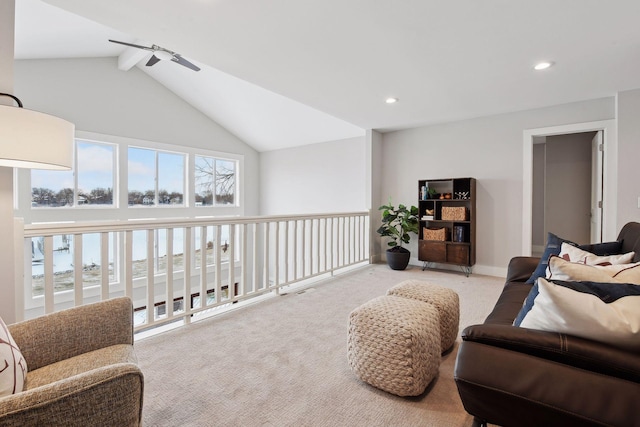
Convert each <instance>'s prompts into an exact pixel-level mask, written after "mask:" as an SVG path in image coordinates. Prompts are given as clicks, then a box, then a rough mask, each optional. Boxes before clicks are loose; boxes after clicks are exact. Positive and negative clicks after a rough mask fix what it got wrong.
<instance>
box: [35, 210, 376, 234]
mask: <svg viewBox="0 0 640 427" xmlns="http://www.w3.org/2000/svg"><path fill="white" fill-rule="evenodd" d="M359 215H369V213H368V212H366V211H358V212H342V213H326V214H310V215H309V214H306V215H305V214H296V215H272V216H243V217H239V216H219V215H218V216H215V217H214V216H203V217H197V218H183V217H178V218H162V219H130V220H113V221H82V222H72V221H70V222H50V223H49V222H41V223H34V224H25V225H24V237H39V236H53V235H58V234H74V233H76V234H86V233H99V232H102V231H126V230H148V229H149V228H179V227H194V226H203V225H207V226H211V225H228V224H232V225H236V224H256V223H265V222H284V221H290V220H295V219H298V220H309V219H324V218H342V217H348V216H359Z"/></svg>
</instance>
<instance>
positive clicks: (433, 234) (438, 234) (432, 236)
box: [422, 227, 449, 242]
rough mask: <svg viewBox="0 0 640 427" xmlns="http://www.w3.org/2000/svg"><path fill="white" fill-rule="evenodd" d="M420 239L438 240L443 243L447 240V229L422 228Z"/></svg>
mask: <svg viewBox="0 0 640 427" xmlns="http://www.w3.org/2000/svg"><path fill="white" fill-rule="evenodd" d="M422 238H423V239H424V240H438V241H441V242H444V241H447V240H449V229H448V228H427V227H424V228H423V229H422Z"/></svg>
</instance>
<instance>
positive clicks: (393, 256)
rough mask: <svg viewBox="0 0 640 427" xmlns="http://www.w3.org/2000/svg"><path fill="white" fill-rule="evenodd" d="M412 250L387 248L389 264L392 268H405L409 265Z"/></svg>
mask: <svg viewBox="0 0 640 427" xmlns="http://www.w3.org/2000/svg"><path fill="white" fill-rule="evenodd" d="M410 257H411V252H409V250H407V249H405V248H400V247H395V248H391V249H387V264H389V267H390V268H391V269H392V270H404V269H405V268H407V265H409V258H410Z"/></svg>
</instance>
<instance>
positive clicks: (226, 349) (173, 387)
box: [135, 264, 504, 427]
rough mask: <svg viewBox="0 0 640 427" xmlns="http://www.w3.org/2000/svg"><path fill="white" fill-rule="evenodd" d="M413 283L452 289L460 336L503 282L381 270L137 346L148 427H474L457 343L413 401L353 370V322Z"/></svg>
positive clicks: (329, 282) (293, 294) (371, 269)
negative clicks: (369, 305)
mask: <svg viewBox="0 0 640 427" xmlns="http://www.w3.org/2000/svg"><path fill="white" fill-rule="evenodd" d="M405 279H419V280H425V281H428V282H431V283H435V284H439V285H442V286H446V287H450V288H452V289H454V290H455V291H456V292H458V294H459V295H460V305H461V307H460V308H461V319H460V327H461V329H462V328H464V327H465V326H467V325H470V324H474V323H480V322H482V321H483V320H484V318H485V317H486V315H487V314H488V313H489V311H490V310H491V308H492V307H493V305H494V303H495V301H496V299H497V297H498V295H499V293H500V291H501V289H502V286H503V284H504V279H503V278H497V277H489V276H480V275H474V274H472V275H471V276H470V277H465V275H464V274H462V273H456V272H443V271H430V270H427V271H422V270H421V269H420V268H418V267H411V266H410V267H409V269H407V270H405V271H393V270H390V269H389V268H388V267H387V266H386V265H383V264H377V265H371V266H366V267H364V268H362V269H359V270H356V271H353V272H350V273H346V274H344V275H341V276H337V277H335V278H333V279H330V280H325V281H322V282H320V283H317V284H315V285H312V286H311V287H310V288H307V289H306V290H305V291H304V292H298V291H291V292H290V293H288V294H287V295H282V296H277V297H274V298H270V299H267V300H266V301H263V302H261V303H258V304H253V305H249V306H247V307H245V308H241V309H239V310H236V311H233V312H229V313H226V314H223V315H220V316H217V317H214V318H210V319H206V320H203V321H200V322H196V323H192V324H191V325H188V326H183V327H180V328H178V329H175V330H173V331H169V332H165V333H162V334H159V335H156V336H152V337H149V338H144V339H142V340H139V341H137V342H136V344H135V348H136V352H137V355H138V359H139V362H140V365H141V368H142V371H143V372H144V375H145V396H144V412H143V423H144V425H145V426H243V427H252V426H327V427H328V426H331V427H334V426H368V427H369V426H442V427H448V426H452V427H453V426H455V427H462V426H470V425H471V422H472V419H471V417H470V416H469V415H468V414H467V413H466V412H465V411H464V409H463V407H462V404H461V402H460V399H459V397H458V394H457V390H456V386H455V383H454V381H453V367H454V364H455V357H456V354H457V348H458V344H459V340H460V339H459V338H458V341H457V342H456V344H455V347H454V349H453V351H451V352H450V353H449V354H446V355H445V356H443V359H442V362H441V365H440V372H439V375H438V377H437V378H436V379H435V380H434V381H433V383H432V384H431V385H430V386H429V388H428V389H427V391H426V392H425V393H424V394H423V395H421V396H418V397H415V398H401V397H397V396H394V395H391V394H388V393H385V392H383V391H380V390H377V389H375V388H373V387H371V386H369V385H367V384H365V383H363V382H361V381H359V380H358V379H357V378H356V377H355V376H354V374H353V373H352V372H351V371H350V369H349V365H348V363H347V356H346V344H347V319H348V315H349V313H350V312H351V311H352V310H353V309H354V308H356V307H357V306H359V305H360V304H362V303H364V302H366V301H368V300H369V299H371V298H374V297H376V296H379V295H384V294H385V292H386V290H387V289H388V288H390V287H391V286H393V285H395V284H396V283H398V282H400V281H402V280H405Z"/></svg>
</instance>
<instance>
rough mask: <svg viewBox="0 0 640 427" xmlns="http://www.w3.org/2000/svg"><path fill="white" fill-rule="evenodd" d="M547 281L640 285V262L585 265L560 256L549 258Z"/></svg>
mask: <svg viewBox="0 0 640 427" xmlns="http://www.w3.org/2000/svg"><path fill="white" fill-rule="evenodd" d="M547 279H551V280H569V281H590V282H607V283H633V284H635V285H640V262H636V263H633V264H618V265H606V266H600V265H585V264H581V263H576V262H569V261H567V260H565V259H563V258H560V257H559V256H555V255H554V256H552V257H551V258H549V267H548V269H547Z"/></svg>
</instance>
